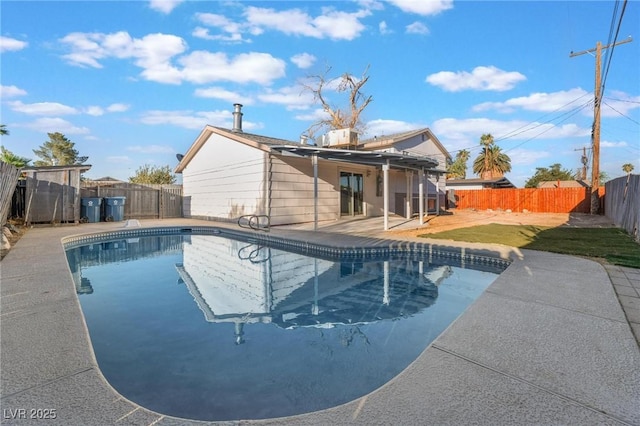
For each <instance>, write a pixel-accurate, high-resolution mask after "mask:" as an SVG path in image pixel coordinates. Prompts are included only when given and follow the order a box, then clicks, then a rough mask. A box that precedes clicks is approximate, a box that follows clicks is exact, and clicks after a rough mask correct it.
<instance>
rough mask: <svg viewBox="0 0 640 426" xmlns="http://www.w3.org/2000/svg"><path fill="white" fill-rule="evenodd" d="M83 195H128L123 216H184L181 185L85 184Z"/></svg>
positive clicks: (140, 217)
mask: <svg viewBox="0 0 640 426" xmlns="http://www.w3.org/2000/svg"><path fill="white" fill-rule="evenodd" d="M81 197H82V198H91V197H95V198H104V197H125V198H126V200H125V203H124V219H125V220H126V219H166V218H175V217H182V185H138V184H132V183H116V184H109V185H104V186H103V185H97V186H96V185H92V183H91V182H89V183H87V184H85V183H83V186H82V190H81Z"/></svg>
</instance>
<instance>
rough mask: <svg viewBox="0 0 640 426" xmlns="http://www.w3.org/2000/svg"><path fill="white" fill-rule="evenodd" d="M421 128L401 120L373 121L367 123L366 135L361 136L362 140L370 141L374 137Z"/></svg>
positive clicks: (418, 125)
mask: <svg viewBox="0 0 640 426" xmlns="http://www.w3.org/2000/svg"><path fill="white" fill-rule="evenodd" d="M420 127H424V126H421V125H420V124H416V123H408V122H406V121H399V120H382V119H378V120H371V121H369V122H367V125H366V129H367V130H366V133H365V134H363V135H361V136H360V138H361V139H368V138H372V137H374V136H384V135H391V134H394V133H400V132H407V131H409V130H415V129H418V128H420Z"/></svg>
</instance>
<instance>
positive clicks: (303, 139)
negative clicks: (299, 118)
mask: <svg viewBox="0 0 640 426" xmlns="http://www.w3.org/2000/svg"><path fill="white" fill-rule="evenodd" d="M308 139H309V136H307V135H300V145H306V144H307V140H308Z"/></svg>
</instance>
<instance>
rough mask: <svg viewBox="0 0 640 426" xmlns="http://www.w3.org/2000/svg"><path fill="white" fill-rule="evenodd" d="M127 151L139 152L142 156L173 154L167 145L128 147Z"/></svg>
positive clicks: (172, 150)
mask: <svg viewBox="0 0 640 426" xmlns="http://www.w3.org/2000/svg"><path fill="white" fill-rule="evenodd" d="M127 151H133V152H140V153H143V154H173V153H174V152H175V151H174V149H173V148H171V147H170V146H167V145H134V146H128V147H127Z"/></svg>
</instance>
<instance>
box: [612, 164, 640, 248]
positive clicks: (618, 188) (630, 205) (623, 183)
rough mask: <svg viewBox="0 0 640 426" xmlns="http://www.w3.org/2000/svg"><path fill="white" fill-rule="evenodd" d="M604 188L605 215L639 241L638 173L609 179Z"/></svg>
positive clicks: (639, 200) (639, 178)
mask: <svg viewBox="0 0 640 426" xmlns="http://www.w3.org/2000/svg"><path fill="white" fill-rule="evenodd" d="M605 188H606V191H607V195H606V196H605V199H604V200H605V202H604V213H605V215H606V216H607V217H608V218H609V219H611V220H613V223H615V224H616V226H619V227H621V228H623V229H625V230H626V231H627V232H628V233H629V234H631V235H632V236H633V238H635V240H636V241H638V242H640V229H639V228H640V175H631V174H630V175H627V176H624V177H619V178H617V179H613V180H610V181H609V182H607V183H606V184H605Z"/></svg>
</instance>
